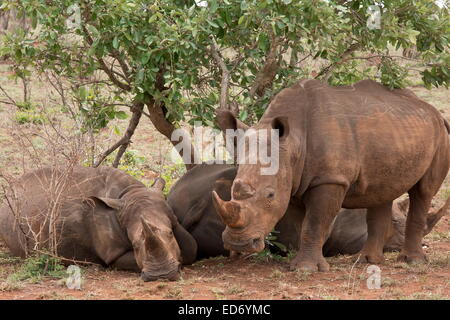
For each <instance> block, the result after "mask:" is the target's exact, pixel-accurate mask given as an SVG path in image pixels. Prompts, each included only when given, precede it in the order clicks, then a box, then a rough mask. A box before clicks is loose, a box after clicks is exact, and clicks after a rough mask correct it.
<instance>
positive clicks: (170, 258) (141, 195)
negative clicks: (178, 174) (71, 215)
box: [122, 179, 197, 281]
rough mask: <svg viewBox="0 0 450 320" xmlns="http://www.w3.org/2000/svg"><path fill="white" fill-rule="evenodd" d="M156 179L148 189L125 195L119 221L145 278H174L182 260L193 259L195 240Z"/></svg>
mask: <svg viewBox="0 0 450 320" xmlns="http://www.w3.org/2000/svg"><path fill="white" fill-rule="evenodd" d="M164 185H165V182H164V180H163V179H157V180H156V181H155V183H154V184H153V186H152V187H151V188H150V189H146V188H139V189H137V190H135V191H130V192H128V193H127V194H126V196H124V199H125V202H126V203H127V208H126V209H125V210H124V213H123V216H122V220H123V222H122V224H125V225H128V227H127V232H128V238H129V239H130V240H131V243H132V246H133V251H134V256H135V259H136V263H137V265H138V267H139V269H140V270H141V278H142V279H143V280H144V281H154V280H158V279H168V280H177V279H179V277H180V271H181V264H182V263H183V262H184V263H192V262H193V259H195V255H196V248H197V246H196V242H195V240H194V239H193V238H192V236H191V235H190V234H189V233H188V232H187V231H186V230H185V229H184V228H183V227H182V226H181V225H180V224H179V223H178V221H177V219H176V217H175V215H174V213H173V212H172V209H171V208H170V207H169V205H168V204H167V202H166V200H165V197H164V194H163V192H162V190H163V189H164Z"/></svg>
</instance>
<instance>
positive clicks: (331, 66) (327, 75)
mask: <svg viewBox="0 0 450 320" xmlns="http://www.w3.org/2000/svg"><path fill="white" fill-rule="evenodd" d="M360 46H361V45H360V44H359V43H353V44H351V45H350V46H349V47H348V48H347V50H345V51H344V52H343V53H342V54H341V55H340V57H339V60H338V61H336V62H332V63H330V64H329V65H328V66H326V67H325V68H323V69H322V70H320V72H319V73H318V74H317V76H315V77H314V78H315V79H317V78H320V77H322V76H323V77H324V80H325V82H328V79H329V78H330V76H331V73H332V72H333V70H334V69H335V68H336V67H337V66H339V65H341V64H343V63H344V62H345V61H347V60H348V59H347V58H348V57H349V56H350V55H351V54H352V53H353V52H355V51H356V50H358V49H359V48H360Z"/></svg>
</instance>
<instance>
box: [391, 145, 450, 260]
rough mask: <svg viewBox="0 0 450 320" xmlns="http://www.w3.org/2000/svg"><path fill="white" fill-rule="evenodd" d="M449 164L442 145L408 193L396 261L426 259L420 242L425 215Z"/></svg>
mask: <svg viewBox="0 0 450 320" xmlns="http://www.w3.org/2000/svg"><path fill="white" fill-rule="evenodd" d="M449 163H450V153H449V149H448V142H447V143H446V144H443V145H442V146H441V148H440V149H438V151H437V152H436V155H435V157H434V159H433V161H432V163H431V165H430V167H429V168H428V170H427V171H426V172H425V174H424V175H423V177H422V178H421V179H420V180H419V182H417V183H416V184H415V185H414V187H412V188H411V189H410V190H409V191H408V194H409V199H410V205H409V210H408V216H407V218H406V229H405V242H404V244H403V249H402V251H401V252H400V254H399V256H398V261H402V262H407V263H411V264H414V263H423V262H426V261H427V257H426V256H425V253H424V252H423V249H422V240H423V236H424V234H425V232H424V231H425V230H426V229H427V228H426V226H427V213H428V210H429V209H430V205H431V200H432V199H433V197H434V195H435V194H436V193H437V192H438V190H439V188H440V186H441V184H442V183H443V181H444V179H445V177H446V175H447V173H448V170H449Z"/></svg>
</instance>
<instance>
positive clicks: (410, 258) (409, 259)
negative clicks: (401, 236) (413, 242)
mask: <svg viewBox="0 0 450 320" xmlns="http://www.w3.org/2000/svg"><path fill="white" fill-rule="evenodd" d="M397 261H399V262H406V263H408V264H413V265H414V264H421V263H426V262H428V258H427V256H426V255H425V254H424V253H411V254H408V253H405V252H401V253H400V254H399V255H398V258H397Z"/></svg>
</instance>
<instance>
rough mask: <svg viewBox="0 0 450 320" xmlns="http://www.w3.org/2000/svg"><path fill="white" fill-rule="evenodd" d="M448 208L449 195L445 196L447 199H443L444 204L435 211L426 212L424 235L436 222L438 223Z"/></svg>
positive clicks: (449, 207)
mask: <svg viewBox="0 0 450 320" xmlns="http://www.w3.org/2000/svg"><path fill="white" fill-rule="evenodd" d="M449 209H450V197H449V198H447V201H445V203H444V205H443V206H442V207H440V208H439V209H438V210H437V211H434V212H429V213H428V215H427V228H426V230H425V234H424V235H426V234H428V233H430V232H431V230H432V229H433V227H434V226H435V225H436V223H438V222H439V220H440V219H441V218H442V217H443V216H444V215H446V214H447V213H448V211H449Z"/></svg>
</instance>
